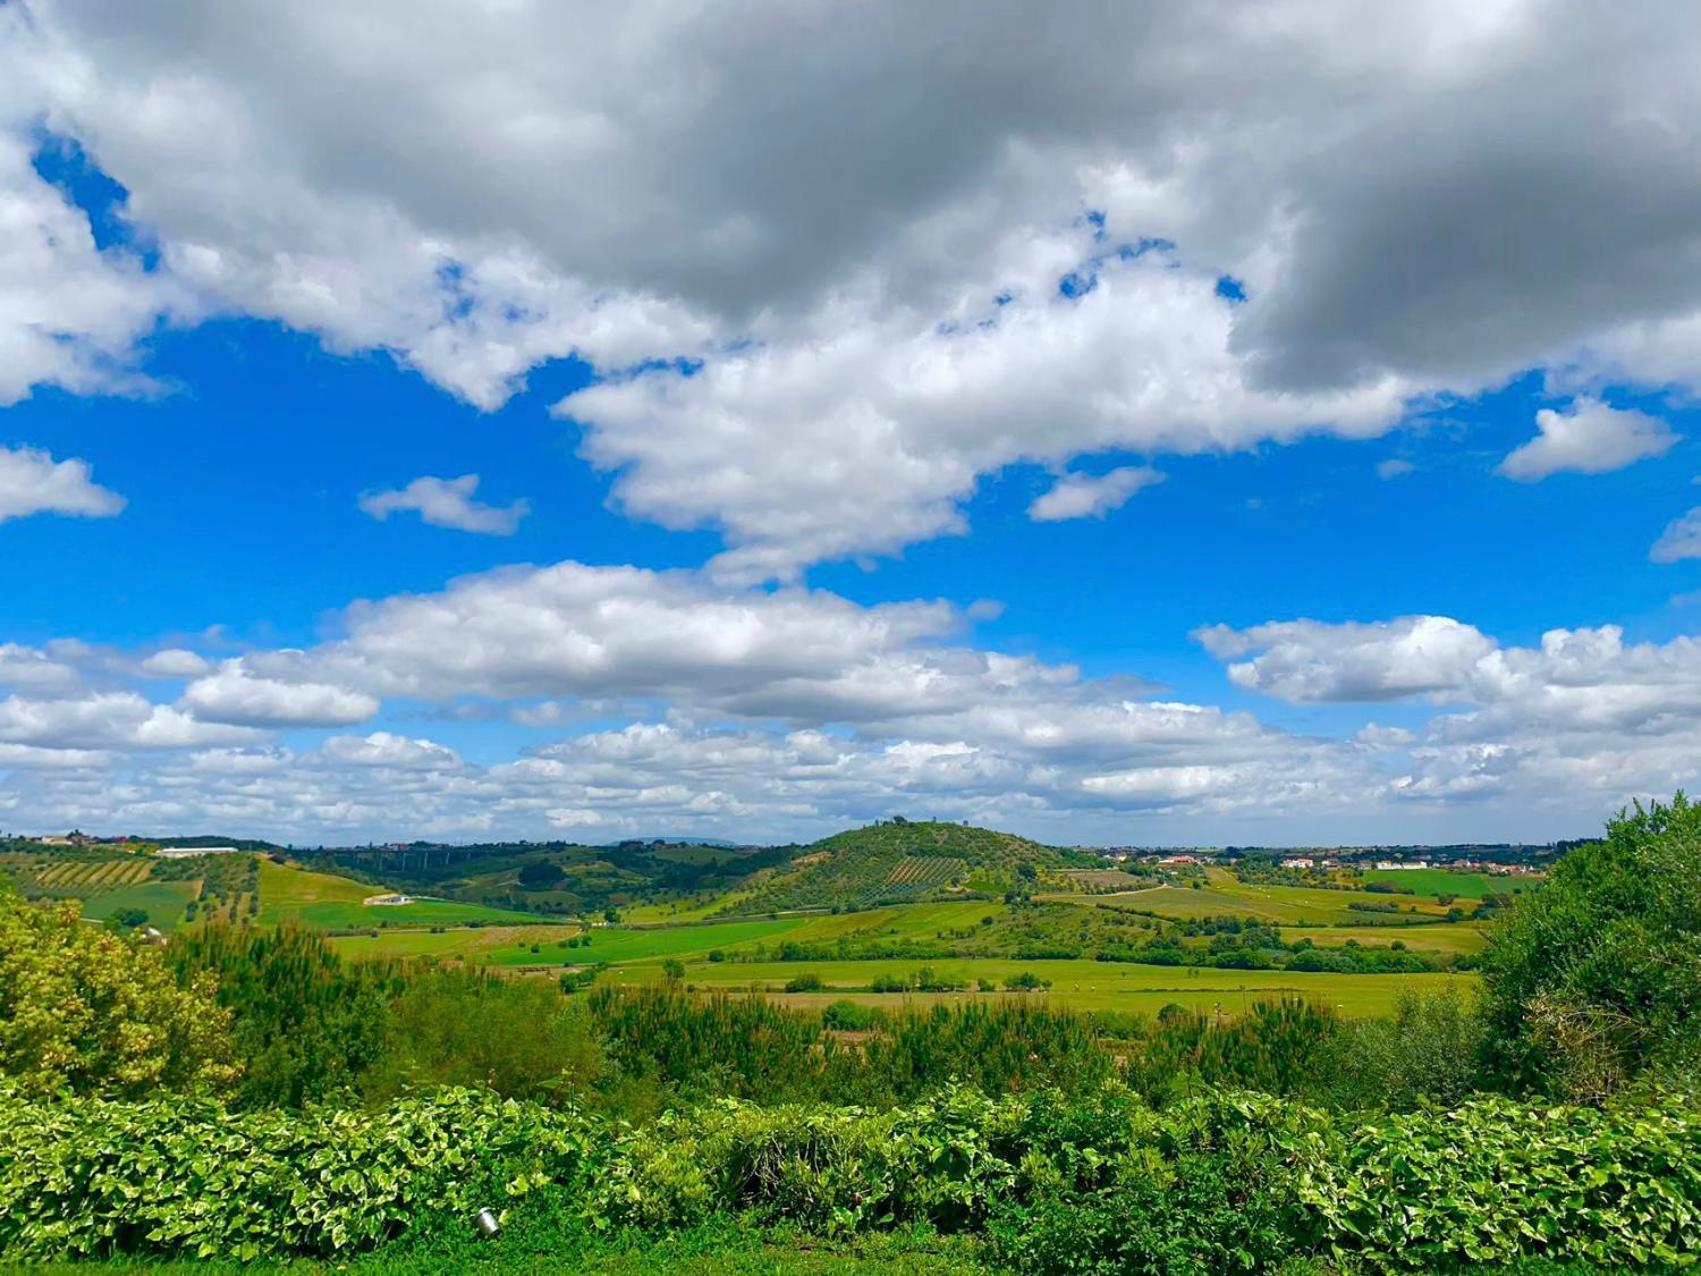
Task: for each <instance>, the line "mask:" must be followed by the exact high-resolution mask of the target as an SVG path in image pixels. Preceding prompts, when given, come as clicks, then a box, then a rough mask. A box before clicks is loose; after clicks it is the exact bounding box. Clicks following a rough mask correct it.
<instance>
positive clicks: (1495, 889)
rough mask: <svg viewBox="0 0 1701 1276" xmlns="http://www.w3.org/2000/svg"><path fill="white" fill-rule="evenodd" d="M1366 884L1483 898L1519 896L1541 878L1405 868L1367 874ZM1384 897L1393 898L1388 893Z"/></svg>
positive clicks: (1468, 897)
mask: <svg viewBox="0 0 1701 1276" xmlns="http://www.w3.org/2000/svg"><path fill="white" fill-rule="evenodd" d="M1364 880H1365V882H1366V883H1369V882H1388V883H1390V884H1392V885H1394V886H1398V887H1400V888H1401V889H1402V890H1403V891H1405V892H1406V893H1408V894H1411V895H1457V896H1458V897H1459V898H1460V899H1481V898H1482V897H1483V896H1484V895H1516V894H1518V893H1519V892H1521V891H1527V890H1531V889H1533V888H1534V887H1535V886H1536V885H1537V884H1538V883H1539V882H1540V881H1541V879H1540V878H1539V877H1502V876H1499V875H1497V874H1493V873H1455V872H1454V871H1453V870H1452V869H1450V868H1402V869H1399V870H1398V871H1396V872H1392V873H1390V872H1388V871H1386V870H1384V871H1383V872H1380V873H1378V872H1376V871H1375V870H1372V871H1370V872H1367V873H1366V874H1365V875H1364ZM1383 898H1390V897H1388V896H1384V897H1383Z"/></svg>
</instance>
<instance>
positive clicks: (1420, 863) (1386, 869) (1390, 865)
mask: <svg viewBox="0 0 1701 1276" xmlns="http://www.w3.org/2000/svg"><path fill="white" fill-rule="evenodd" d="M1428 867H1429V861H1428V860H1411V861H1410V862H1407V861H1406V860H1377V861H1376V871H1377V872H1379V873H1397V872H1399V871H1400V870H1401V869H1408V868H1428Z"/></svg>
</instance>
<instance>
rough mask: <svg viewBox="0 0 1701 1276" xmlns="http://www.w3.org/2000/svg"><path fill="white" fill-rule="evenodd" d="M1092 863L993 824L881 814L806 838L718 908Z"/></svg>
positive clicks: (886, 896) (864, 898)
mask: <svg viewBox="0 0 1701 1276" xmlns="http://www.w3.org/2000/svg"><path fill="white" fill-rule="evenodd" d="M1096 863H1097V861H1096V860H1095V859H1094V858H1093V857H1092V856H1090V855H1082V854H1081V853H1079V852H1076V851H1065V850H1059V849H1058V848H1056V847H1052V846H1045V845H1043V844H1041V843H1039V842H1034V841H1030V840H1029V839H1027V838H1025V837H1018V836H1016V835H1015V834H1014V833H1000V832H998V831H996V830H994V829H983V828H974V827H972V826H970V825H966V824H947V823H944V822H942V821H937V820H924V821H919V822H913V823H912V822H910V821H908V820H903V821H898V820H892V821H884V822H882V823H879V824H871V825H868V826H867V827H865V828H859V829H847V830H846V831H845V832H843V833H835V834H833V835H832V836H831V837H825V838H822V839H821V840H820V841H819V842H814V843H811V844H810V845H809V846H806V847H804V848H803V849H802V850H801V851H800V852H799V853H798V855H797V856H796V858H794V859H793V860H792V862H791V864H790V866H789V867H788V868H787V869H785V870H783V871H781V872H780V873H778V874H776V875H775V876H773V877H772V878H770V879H769V880H768V881H767V882H765V883H764V884H763V885H762V886H761V887H760V888H759V889H757V890H756V891H755V892H754V893H753V894H751V895H750V896H748V897H747V898H744V899H741V900H739V901H738V902H736V903H734V904H731V905H729V906H728V907H727V908H726V909H724V910H723V912H725V913H729V914H730V913H770V912H782V911H786V910H790V909H799V908H832V907H834V906H838V907H847V906H853V907H858V908H865V907H872V906H875V905H880V904H903V903H913V902H915V901H917V900H924V899H952V898H973V897H975V896H977V895H997V894H1002V893H1003V892H1004V891H1006V890H1008V889H1009V888H1010V887H1011V886H1012V885H1013V884H1014V883H1015V881H1016V879H1017V876H1018V874H1020V873H1021V871H1022V869H1023V868H1024V867H1031V868H1032V869H1033V870H1035V871H1036V872H1037V871H1038V870H1040V869H1046V868H1070V867H1080V866H1086V865H1094V864H1096Z"/></svg>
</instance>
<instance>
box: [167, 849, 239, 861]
mask: <svg viewBox="0 0 1701 1276" xmlns="http://www.w3.org/2000/svg"><path fill="white" fill-rule="evenodd" d="M239 853H240V852H239V851H238V849H237V848H236V847H234V846H162V847H160V848H159V851H158V854H159V857H160V858H161V859H162V860H182V859H188V858H189V857H190V856H191V855H236V854H239Z"/></svg>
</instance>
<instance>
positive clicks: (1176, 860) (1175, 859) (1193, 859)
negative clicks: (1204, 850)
mask: <svg viewBox="0 0 1701 1276" xmlns="http://www.w3.org/2000/svg"><path fill="white" fill-rule="evenodd" d="M1198 862H1199V857H1198V856H1197V855H1165V856H1164V857H1163V858H1161V859H1160V860H1158V863H1160V864H1197V863H1198Z"/></svg>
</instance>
